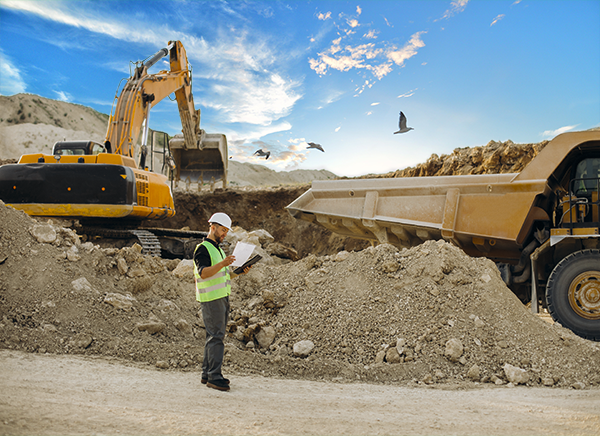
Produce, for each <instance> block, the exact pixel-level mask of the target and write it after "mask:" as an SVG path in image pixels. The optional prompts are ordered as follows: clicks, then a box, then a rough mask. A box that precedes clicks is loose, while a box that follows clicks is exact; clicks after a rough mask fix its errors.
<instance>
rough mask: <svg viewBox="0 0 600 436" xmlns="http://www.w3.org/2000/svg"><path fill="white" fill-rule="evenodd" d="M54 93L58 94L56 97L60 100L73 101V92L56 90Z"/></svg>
mask: <svg viewBox="0 0 600 436" xmlns="http://www.w3.org/2000/svg"><path fill="white" fill-rule="evenodd" d="M54 93H55V94H56V97H57V98H58V100H60V101H66V102H69V101H72V100H73V97H72V96H71V94H69V93H68V92H64V91H54Z"/></svg>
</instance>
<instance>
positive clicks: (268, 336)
mask: <svg viewBox="0 0 600 436" xmlns="http://www.w3.org/2000/svg"><path fill="white" fill-rule="evenodd" d="M275 334H276V333H275V329H274V328H273V327H271V326H266V327H262V328H261V329H260V331H259V332H258V333H256V335H255V338H256V340H257V341H258V345H259V346H260V348H264V349H267V348H269V346H270V345H271V344H272V343H273V341H274V340H275Z"/></svg>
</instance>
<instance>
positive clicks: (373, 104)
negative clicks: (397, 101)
mask: <svg viewBox="0 0 600 436" xmlns="http://www.w3.org/2000/svg"><path fill="white" fill-rule="evenodd" d="M378 104H379V102H375V103H371V106H377V105H378Z"/></svg>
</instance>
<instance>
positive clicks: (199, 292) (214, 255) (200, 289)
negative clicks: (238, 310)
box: [194, 241, 231, 302]
mask: <svg viewBox="0 0 600 436" xmlns="http://www.w3.org/2000/svg"><path fill="white" fill-rule="evenodd" d="M201 245H203V246H204V247H206V249H207V250H208V254H209V255H210V264H211V266H212V265H216V264H217V263H219V262H221V261H222V260H223V259H225V253H223V250H221V248H220V247H219V248H217V247H215V246H214V245H213V244H212V243H210V242H208V241H204V242H202V243H201V244H198V245H197V246H196V250H198V248H199V247H200V246H201ZM196 250H194V254H195V253H196ZM194 277H195V278H196V300H198V301H200V302H206V301H213V300H218V299H219V298H223V297H227V296H229V295H230V294H231V281H230V280H231V277H230V275H229V267H223V268H221V269H220V270H219V272H217V273H216V274H215V275H214V276H211V277H209V278H207V279H203V278H202V277H200V273H199V272H198V266H196V262H194Z"/></svg>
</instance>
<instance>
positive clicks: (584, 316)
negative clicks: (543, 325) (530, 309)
mask: <svg viewBox="0 0 600 436" xmlns="http://www.w3.org/2000/svg"><path fill="white" fill-rule="evenodd" d="M546 301H547V303H548V310H549V311H550V314H551V315H552V318H553V319H554V320H555V321H556V322H559V323H560V324H562V325H563V326H564V327H566V328H568V329H570V330H572V331H573V332H574V333H575V334H577V335H579V336H581V337H583V338H587V339H591V340H594V341H600V250H581V251H576V252H575V253H571V254H570V255H568V256H567V257H565V258H564V259H563V260H561V261H560V262H559V263H558V265H556V267H555V268H554V270H553V271H552V273H551V274H550V278H549V279H548V285H547V287H546Z"/></svg>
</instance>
